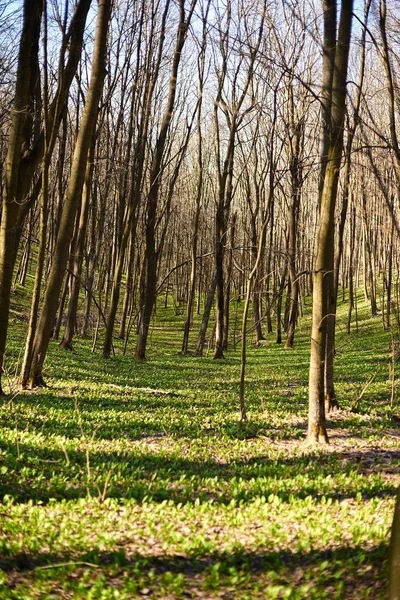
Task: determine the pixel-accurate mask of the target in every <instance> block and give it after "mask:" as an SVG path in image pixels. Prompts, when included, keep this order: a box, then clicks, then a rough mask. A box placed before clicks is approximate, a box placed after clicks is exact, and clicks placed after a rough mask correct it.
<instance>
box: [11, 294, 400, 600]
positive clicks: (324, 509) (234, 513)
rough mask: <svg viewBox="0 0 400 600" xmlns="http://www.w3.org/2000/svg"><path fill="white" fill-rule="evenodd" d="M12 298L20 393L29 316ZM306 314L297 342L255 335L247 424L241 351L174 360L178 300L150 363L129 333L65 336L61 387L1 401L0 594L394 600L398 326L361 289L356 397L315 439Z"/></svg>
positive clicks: (351, 373)
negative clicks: (388, 599)
mask: <svg viewBox="0 0 400 600" xmlns="http://www.w3.org/2000/svg"><path fill="white" fill-rule="evenodd" d="M26 299H27V297H25V296H24V295H23V291H20V292H19V294H18V296H17V297H16V298H15V304H16V305H17V303H18V302H19V303H20V305H21V306H23V303H24V301H25V300H26ZM13 310H14V313H13V317H12V318H13V321H12V325H11V338H10V348H9V351H8V362H7V364H8V365H10V368H9V371H8V378H6V381H7V385H9V386H10V390H11V389H12V384H13V376H14V373H15V371H17V369H16V363H17V361H18V357H19V356H20V354H21V347H22V343H23V336H24V331H25V327H26V323H25V322H24V321H23V320H22V319H21V318H19V315H20V312H19V311H18V307H17V306H16V307H15V308H14V309H13ZM345 311H346V307H345V306H344V307H342V309H341V312H339V322H340V319H344V318H345ZM309 316H310V313H309V306H308V305H307V306H306V308H305V316H304V317H303V319H302V321H301V323H300V327H299V330H298V331H297V332H296V338H295V348H294V350H293V351H285V350H284V349H283V347H278V346H276V345H275V343H274V340H273V339H272V337H271V339H269V340H268V343H267V344H266V345H265V346H262V347H259V348H256V347H254V346H253V345H252V343H251V340H249V347H248V369H247V372H246V403H247V407H248V414H249V417H250V418H249V422H248V423H247V424H246V425H243V424H240V422H239V407H238V377H239V366H240V357H239V352H238V351H236V352H235V351H234V350H233V349H231V350H230V351H229V352H228V354H227V357H226V359H225V360H223V361H214V360H213V359H212V356H211V354H209V355H208V356H204V357H203V358H197V357H193V356H185V357H182V356H178V351H179V349H180V341H181V336H182V325H183V317H182V315H174V314H173V311H172V310H171V308H167V309H164V308H163V307H162V306H161V305H160V306H159V307H158V310H157V317H156V321H155V325H156V327H155V328H154V330H153V333H152V336H151V343H150V347H149V358H148V360H147V361H144V362H142V363H135V362H134V361H133V359H132V355H131V354H132V353H131V346H132V344H133V340H132V342H130V345H129V348H130V350H129V353H128V354H127V355H126V356H124V355H123V353H122V349H123V342H122V341H119V340H115V351H116V356H115V357H113V358H111V359H109V360H107V361H105V360H103V359H102V358H101V356H100V354H99V353H98V352H96V353H92V352H91V344H92V342H91V340H82V339H79V338H77V339H76V340H75V342H74V352H72V353H71V352H65V351H63V350H61V349H60V348H59V347H58V345H57V344H56V343H53V342H52V343H51V347H50V351H49V356H48V360H47V362H46V367H45V375H46V379H47V382H48V384H49V387H48V388H45V389H41V390H35V391H33V392H23V393H22V392H21V393H19V394H18V395H16V396H15V397H14V398H12V397H8V398H3V399H1V407H0V426H1V438H0V494H1V497H2V499H3V502H2V506H1V507H0V569H1V571H0V586H1V587H0V597H1V598H14V599H18V600H21V599H23V598H77V599H78V598H79V599H80V598H88V599H89V598H91V599H96V600H97V599H108V598H110V599H125V598H126V599H128V598H133V597H150V598H181V597H189V598H214V597H215V598H217V597H221V595H223V597H224V598H249V599H250V598H263V599H265V598H267V599H269V598H292V599H293V598H294V599H303V598H304V599H310V598H315V599H320V598H349V599H354V598H357V599H358V598H373V599H374V600H376V599H379V598H384V597H385V594H386V586H387V560H386V548H387V542H388V535H389V527H390V523H391V518H392V511H393V503H394V495H395V492H396V489H397V486H398V484H399V466H398V465H399V458H400V449H399V444H398V440H399V436H400V432H399V430H398V424H397V421H396V420H394V419H393V411H395V412H396V410H397V405H395V406H394V408H391V407H390V404H389V399H390V392H391V382H390V381H389V379H388V374H389V370H388V369H389V362H390V356H389V346H390V333H389V332H387V331H384V330H383V329H382V327H381V322H380V321H379V319H373V318H371V317H369V314H368V307H367V306H366V305H363V304H362V303H361V301H360V302H359V314H358V318H359V333H356V332H353V333H352V334H351V335H350V336H348V335H347V334H346V333H344V329H343V328H340V327H339V328H338V334H337V349H338V352H337V357H336V391H337V395H338V398H339V401H340V404H341V406H342V408H343V409H344V410H343V412H342V413H339V414H338V415H333V416H332V417H330V420H329V432H330V435H331V444H330V445H329V446H328V447H322V448H312V447H309V446H306V445H305V444H304V438H305V433H306V429H305V425H306V417H307V402H308V397H307V379H308V355H309V339H308V335H309V322H310V321H309ZM197 324H198V322H197V320H196V322H195V327H194V330H193V335H192V338H191V343H192V345H193V344H194V339H195V333H196V327H197ZM372 376H374V377H373V378H372ZM371 378H372V380H371V382H370V384H369V385H368V387H367V389H366V390H365V393H364V394H363V395H362V397H361V399H359V396H360V394H361V392H362V390H363V388H364V386H365V384H366V383H367V382H368V381H369V380H370V379H371ZM395 401H396V397H395ZM355 405H356V408H357V411H355V410H352V411H350V409H351V408H353V409H354V407H355Z"/></svg>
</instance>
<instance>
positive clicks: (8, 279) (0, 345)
mask: <svg viewBox="0 0 400 600" xmlns="http://www.w3.org/2000/svg"><path fill="white" fill-rule="evenodd" d="M90 3H91V0H80V1H79V2H78V4H77V6H76V10H75V12H74V16H73V18H72V20H71V24H70V28H69V31H68V41H69V53H68V60H67V62H66V64H65V67H64V65H63V64H61V62H63V60H64V55H65V51H66V38H67V36H66V35H64V40H63V46H62V49H61V52H60V69H59V73H60V79H59V81H58V87H57V91H56V94H55V96H54V99H53V101H52V103H51V104H50V107H49V119H48V122H49V123H51V130H52V133H53V132H56V131H58V127H59V124H60V122H61V119H62V115H63V114H64V108H65V102H66V99H67V97H68V91H69V87H70V85H71V82H72V80H73V77H74V75H75V72H76V66H77V64H78V62H79V59H80V56H81V49H82V38H83V33H84V29H85V23H86V17H87V13H88V11H89V8H90ZM41 9H42V1H38V0H25V3H24V24H23V29H22V34H21V41H20V49H19V54H18V69H17V81H16V90H15V92H16V93H15V100H14V114H13V121H12V126H11V133H10V138H9V145H8V153H7V158H6V165H5V185H4V190H3V209H2V217H1V225H0V273H1V279H0V377H1V373H2V371H3V369H4V353H5V345H6V339H7V330H8V315H9V309H10V293H11V284H12V272H13V266H14V261H15V259H16V256H17V250H18V243H19V237H20V233H21V231H22V224H23V221H24V219H25V216H26V215H27V212H28V210H29V208H30V206H31V203H30V202H26V201H25V200H26V196H27V193H28V190H29V187H30V185H31V183H32V179H33V177H34V174H35V172H36V170H37V167H38V165H39V164H40V161H41V159H42V157H43V150H44V137H43V134H41V135H39V136H38V139H37V141H36V143H35V144H34V145H33V147H32V148H31V147H30V143H29V142H30V140H27V134H26V132H27V130H29V129H30V127H25V124H26V121H27V116H28V108H29V107H28V103H29V95H30V93H31V92H32V72H31V71H32V69H34V68H35V67H34V63H35V61H36V62H37V51H36V50H35V48H37V45H38V40H39V34H40V12H41ZM34 87H36V85H35V86H34ZM24 138H25V142H27V143H26V144H25V145H26V147H25V148H24V150H25V151H24V152H22V151H21V150H22V144H23V141H24ZM55 139H56V136H55V135H52V140H53V142H52V143H53V144H54V143H55ZM52 150H53V146H52V144H51V143H50V144H49V148H48V153H49V155H50V156H51V153H52ZM35 188H36V191H37V192H38V191H39V189H38V187H37V186H35ZM35 195H38V193H37V194H35ZM0 392H1V384H0Z"/></svg>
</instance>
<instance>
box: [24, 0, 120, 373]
mask: <svg viewBox="0 0 400 600" xmlns="http://www.w3.org/2000/svg"><path fill="white" fill-rule="evenodd" d="M111 3H112V0H99V8H98V15H97V23H96V33H95V41H94V50H93V64H92V74H91V78H90V84H89V90H88V94H87V98H86V103H85V107H84V110H83V114H82V120H81V124H80V127H79V132H78V137H77V140H76V145H75V150H74V156H73V160H72V168H71V178H70V181H69V184H68V189H67V192H66V199H65V204H64V207H63V212H62V217H61V222H60V227H59V232H58V236H57V241H56V246H55V250H54V256H53V261H52V264H51V269H50V274H49V280H48V284H47V287H46V292H45V296H44V300H43V307H42V312H41V316H40V320H39V324H38V329H37V333H36V336H35V343H34V351H33V360H32V367H31V377H30V382H31V385H43V384H44V381H43V376H42V370H43V363H44V360H45V357H46V353H47V348H48V345H49V341H50V336H51V330H52V327H53V324H54V319H55V316H56V312H57V306H58V300H59V295H60V290H61V286H62V282H63V279H64V273H65V267H66V265H67V260H68V253H67V252H65V248H68V246H69V244H70V243H71V239H72V234H73V228H74V222H75V217H76V211H77V208H78V204H79V199H80V197H81V194H82V189H83V185H84V180H85V171H86V163H87V157H88V152H89V146H90V143H91V140H92V136H93V133H94V130H95V127H96V121H97V114H98V107H99V102H100V98H101V94H102V90H103V83H104V78H105V74H106V67H105V60H106V48H107V32H108V25H109V20H110V13H111Z"/></svg>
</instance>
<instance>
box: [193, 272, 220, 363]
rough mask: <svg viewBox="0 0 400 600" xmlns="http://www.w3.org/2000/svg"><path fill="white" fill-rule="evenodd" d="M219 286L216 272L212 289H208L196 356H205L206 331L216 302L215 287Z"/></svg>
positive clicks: (212, 281)
mask: <svg viewBox="0 0 400 600" xmlns="http://www.w3.org/2000/svg"><path fill="white" fill-rule="evenodd" d="M216 287H217V275H216V273H214V275H213V278H212V280H211V285H210V289H209V290H208V294H207V299H206V303H205V306H204V312H203V318H202V320H201V325H200V331H199V335H198V338H197V344H196V350H195V355H196V356H203V348H204V344H205V341H206V333H207V327H208V321H209V320H210V314H211V308H212V305H213V302H214V296H215V288H216Z"/></svg>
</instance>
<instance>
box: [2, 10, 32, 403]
mask: <svg viewBox="0 0 400 600" xmlns="http://www.w3.org/2000/svg"><path fill="white" fill-rule="evenodd" d="M41 8H42V2H41V0H25V1H24V21H23V26H22V33H21V40H20V45H19V53H18V69H17V80H16V84H15V99H14V107H13V115H12V123H11V130H10V136H9V140H8V151H7V157H6V162H5V167H4V187H3V203H2V212H1V224H0V273H1V278H0V394H1V393H3V392H2V387H1V375H2V373H3V371H4V356H5V346H6V338H7V329H8V315H9V310H10V293H11V284H12V275H13V264H14V253H15V243H14V242H15V231H16V223H17V216H18V212H19V203H18V199H17V193H18V184H19V178H20V164H21V152H22V146H23V143H24V138H25V132H24V129H25V123H26V120H27V118H28V111H29V97H30V91H31V77H32V61H33V60H34V59H35V56H34V54H35V52H36V59H37V56H38V40H39V35H40V18H41Z"/></svg>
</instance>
